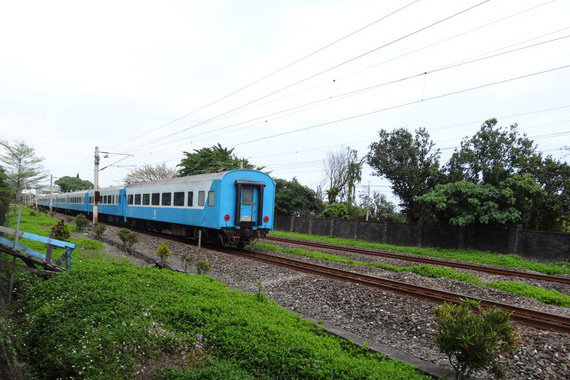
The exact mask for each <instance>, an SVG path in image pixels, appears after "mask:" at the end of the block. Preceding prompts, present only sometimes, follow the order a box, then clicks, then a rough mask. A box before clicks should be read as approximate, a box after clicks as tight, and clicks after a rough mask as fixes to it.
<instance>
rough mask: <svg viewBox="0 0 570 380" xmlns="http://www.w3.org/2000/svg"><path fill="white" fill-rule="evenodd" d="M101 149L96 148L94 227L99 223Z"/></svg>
mask: <svg viewBox="0 0 570 380" xmlns="http://www.w3.org/2000/svg"><path fill="white" fill-rule="evenodd" d="M99 160H100V157H99V147H98V146H96V147H95V171H94V178H93V185H94V186H93V187H94V188H95V189H94V194H93V225H94V226H96V225H97V224H98V223H99Z"/></svg>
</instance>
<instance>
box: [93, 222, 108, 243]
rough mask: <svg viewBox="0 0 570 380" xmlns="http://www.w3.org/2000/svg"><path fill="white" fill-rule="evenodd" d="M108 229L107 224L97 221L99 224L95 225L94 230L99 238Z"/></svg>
mask: <svg viewBox="0 0 570 380" xmlns="http://www.w3.org/2000/svg"><path fill="white" fill-rule="evenodd" d="M106 229H107V226H106V225H105V224H103V223H97V225H96V226H95V228H94V229H93V232H94V233H95V237H96V238H97V239H100V238H101V236H103V234H104V233H105V230H106Z"/></svg>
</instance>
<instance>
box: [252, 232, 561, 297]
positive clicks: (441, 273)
mask: <svg viewBox="0 0 570 380" xmlns="http://www.w3.org/2000/svg"><path fill="white" fill-rule="evenodd" d="M276 235H277V234H276ZM278 235H279V236H284V237H292V238H299V236H298V235H299V234H291V233H286V234H281V233H278ZM307 236H312V235H304V236H303V238H305V239H306V238H307ZM338 240H341V241H343V243H339V242H338V241H337V240H332V239H330V238H327V239H326V242H328V243H333V242H334V243H335V244H343V245H349V244H347V241H346V240H347V239H338ZM319 241H321V240H320V239H319ZM254 246H255V247H257V248H260V249H266V250H271V251H277V252H283V253H287V254H292V255H297V256H303V257H310V258H314V259H318V260H327V261H334V262H339V263H344V264H351V265H358V266H366V267H372V268H380V269H385V270H389V271H392V272H411V273H415V274H418V275H420V276H424V277H432V278H450V279H453V280H457V281H462V282H466V283H469V284H475V285H479V286H487V287H490V288H495V289H500V290H504V291H506V292H510V293H513V294H519V295H522V296H525V297H531V298H536V299H538V300H540V301H541V302H544V303H547V304H550V305H555V306H561V307H570V296H568V295H565V294H563V293H560V292H558V291H556V290H548V289H544V288H542V287H537V286H532V285H529V284H525V283H521V282H517V281H492V282H488V283H486V282H483V281H481V280H479V278H477V277H476V276H474V275H471V274H468V273H463V272H458V271H456V270H453V269H450V268H442V267H436V266H430V265H413V266H407V267H397V266H394V265H389V264H384V263H379V262H362V261H358V260H351V259H348V258H346V257H342V256H337V255H332V254H328V253H322V252H315V251H307V250H304V249H300V248H288V249H284V248H281V247H279V246H276V245H272V244H263V243H255V244H254ZM367 246H368V245H367ZM368 247H369V248H371V246H368ZM383 247H385V246H383ZM375 248H378V247H375ZM405 248H407V247H404V249H405ZM382 249H387V248H382ZM416 250H419V249H418V248H416ZM426 251H430V252H431V251H432V249H426ZM448 251H449V250H448ZM438 257H442V256H438Z"/></svg>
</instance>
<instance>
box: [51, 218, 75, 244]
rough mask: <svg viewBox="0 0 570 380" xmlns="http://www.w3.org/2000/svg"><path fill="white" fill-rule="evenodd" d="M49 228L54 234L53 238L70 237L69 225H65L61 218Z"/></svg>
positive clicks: (64, 238) (62, 238) (65, 239)
mask: <svg viewBox="0 0 570 380" xmlns="http://www.w3.org/2000/svg"><path fill="white" fill-rule="evenodd" d="M51 230H52V231H53V233H54V236H53V237H54V239H57V240H62V241H67V239H69V238H70V237H71V232H69V227H68V226H67V224H65V222H64V221H63V219H60V221H59V222H57V223H56V224H55V225H54V226H53V227H52V228H51Z"/></svg>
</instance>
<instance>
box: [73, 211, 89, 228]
mask: <svg viewBox="0 0 570 380" xmlns="http://www.w3.org/2000/svg"><path fill="white" fill-rule="evenodd" d="M85 226H87V218H86V217H85V215H83V214H79V215H77V216H76V217H75V230H76V231H77V232H82V231H85Z"/></svg>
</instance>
